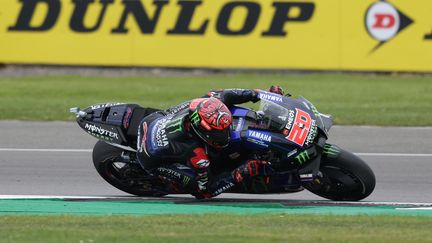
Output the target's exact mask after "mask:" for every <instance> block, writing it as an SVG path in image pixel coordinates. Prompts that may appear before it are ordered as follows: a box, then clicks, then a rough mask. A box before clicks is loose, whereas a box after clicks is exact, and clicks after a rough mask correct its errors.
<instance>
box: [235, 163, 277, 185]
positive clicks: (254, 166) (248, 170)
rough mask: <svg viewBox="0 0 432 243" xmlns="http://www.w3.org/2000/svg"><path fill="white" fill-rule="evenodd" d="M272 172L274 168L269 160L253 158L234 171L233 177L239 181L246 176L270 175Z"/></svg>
mask: <svg viewBox="0 0 432 243" xmlns="http://www.w3.org/2000/svg"><path fill="white" fill-rule="evenodd" d="M271 172H272V169H271V168H270V167H269V163H268V162H267V161H265V160H256V159H252V160H248V161H247V162H246V163H244V164H242V165H240V166H239V167H238V168H237V169H235V170H234V171H233V178H234V180H235V181H236V182H237V183H239V182H242V181H243V179H244V178H251V177H254V176H258V175H260V176H268V175H270V174H271Z"/></svg>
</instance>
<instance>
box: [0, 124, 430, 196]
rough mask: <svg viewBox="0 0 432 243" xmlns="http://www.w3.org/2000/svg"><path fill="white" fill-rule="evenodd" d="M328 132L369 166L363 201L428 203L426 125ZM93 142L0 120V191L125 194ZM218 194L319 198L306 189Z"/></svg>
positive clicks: (73, 129) (74, 132)
mask: <svg viewBox="0 0 432 243" xmlns="http://www.w3.org/2000/svg"><path fill="white" fill-rule="evenodd" d="M330 136H331V139H330V142H332V143H335V144H337V145H339V146H341V147H343V148H345V149H348V150H350V151H353V152H355V153H357V154H358V155H360V157H362V158H363V159H364V160H365V161H366V162H368V164H369V165H370V166H371V168H372V169H373V170H374V172H375V174H376V177H377V186H376V189H375V191H374V193H372V195H371V196H369V197H368V198H367V199H365V200H364V201H370V202H417V203H430V202H432V179H431V175H432V128H428V127H424V128H419V127H415V128H396V127H385V128H384V127H348V126H344V127H341V126H335V127H334V128H332V131H331V132H330ZM95 142H96V140H95V139H93V138H92V137H90V136H88V135H87V134H85V133H84V131H82V130H81V129H80V128H79V127H78V126H77V125H76V124H74V123H73V122H20V121H2V122H0V195H66V196H108V197H129V196H130V195H128V194H126V193H123V192H121V191H119V190H117V189H115V188H113V187H111V186H110V185H109V184H107V183H106V182H104V181H103V179H102V178H100V177H99V175H98V174H97V172H96V171H95V169H94V168H93V165H92V162H91V153H90V152H89V151H90V149H91V148H92V147H93V145H94V143H95ZM22 149H24V150H23V151H22ZM28 149H41V150H35V151H31V150H28ZM175 197H186V198H188V197H189V196H185V195H179V196H175ZM218 198H219V200H221V199H222V200H224V199H225V200H229V199H232V198H234V199H258V200H261V199H263V200H266V199H277V200H281V201H286V200H288V201H291V200H292V201H296V200H311V201H315V200H323V199H322V198H320V197H318V196H315V195H313V194H311V193H309V192H307V191H303V192H300V193H294V194H282V195H278V194H272V195H251V194H243V195H241V194H223V195H221V196H219V197H218Z"/></svg>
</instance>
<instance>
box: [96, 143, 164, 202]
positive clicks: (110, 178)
mask: <svg viewBox="0 0 432 243" xmlns="http://www.w3.org/2000/svg"><path fill="white" fill-rule="evenodd" d="M122 153H123V150H122V149H120V148H117V147H114V146H112V145H109V144H107V143H105V142H103V141H98V142H97V143H96V144H95V146H94V148H93V164H94V166H95V168H96V170H97V172H98V173H99V175H100V176H102V178H104V179H105V181H107V182H108V183H109V184H111V185H112V186H114V187H116V188H117V189H120V190H122V191H124V192H127V193H130V194H133V195H136V196H145V197H149V196H151V197H159V196H164V195H166V193H164V192H162V191H161V190H157V189H156V186H155V185H157V184H158V183H161V182H160V181H159V179H158V178H154V177H152V176H149V175H147V174H146V172H145V171H144V170H143V169H141V168H140V166H139V165H138V164H136V163H127V162H125V161H124V159H122V158H121V155H122Z"/></svg>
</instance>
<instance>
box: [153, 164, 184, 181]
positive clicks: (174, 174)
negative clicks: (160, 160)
mask: <svg viewBox="0 0 432 243" xmlns="http://www.w3.org/2000/svg"><path fill="white" fill-rule="evenodd" d="M157 170H158V171H159V172H160V173H161V174H163V175H166V176H169V177H170V178H175V179H181V174H180V173H178V172H177V171H175V170H172V169H169V168H165V167H158V168H157Z"/></svg>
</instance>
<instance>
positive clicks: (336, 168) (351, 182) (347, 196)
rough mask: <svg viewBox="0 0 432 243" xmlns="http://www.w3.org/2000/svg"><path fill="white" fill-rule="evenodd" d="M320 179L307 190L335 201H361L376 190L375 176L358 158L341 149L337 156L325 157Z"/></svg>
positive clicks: (322, 161)
mask: <svg viewBox="0 0 432 243" xmlns="http://www.w3.org/2000/svg"><path fill="white" fill-rule="evenodd" d="M320 172H321V173H322V175H321V177H320V178H317V179H316V180H315V181H314V182H312V183H311V184H309V185H305V188H306V189H308V190H309V191H310V192H312V193H314V194H316V195H318V196H321V197H324V198H327V199H331V200H335V201H359V200H362V199H364V198H366V197H368V196H369V195H370V194H371V193H372V191H373V190H374V188H375V175H374V173H373V171H372V170H371V168H370V167H369V166H368V165H367V164H366V163H365V162H364V161H363V160H362V159H360V158H359V157H358V156H356V155H354V154H353V153H351V152H348V151H346V150H343V149H340V152H339V153H338V154H337V156H323V158H322V159H321V165H320Z"/></svg>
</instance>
